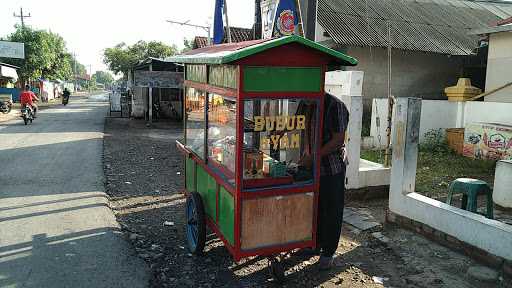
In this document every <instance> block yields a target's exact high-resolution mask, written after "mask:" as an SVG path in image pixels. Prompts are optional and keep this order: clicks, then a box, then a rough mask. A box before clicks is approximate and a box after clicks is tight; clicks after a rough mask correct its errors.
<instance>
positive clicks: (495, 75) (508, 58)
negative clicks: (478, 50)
mask: <svg viewBox="0 0 512 288" xmlns="http://www.w3.org/2000/svg"><path fill="white" fill-rule="evenodd" d="M473 34H475V35H480V36H482V37H483V38H482V41H483V43H484V44H488V46H489V49H488V50H489V54H488V57H487V75H486V81H485V94H486V95H487V96H485V101H489V102H509V103H512V17H510V18H508V19H505V20H503V21H500V22H498V23H497V25H495V26H493V27H488V28H485V29H480V30H476V31H474V32H473Z"/></svg>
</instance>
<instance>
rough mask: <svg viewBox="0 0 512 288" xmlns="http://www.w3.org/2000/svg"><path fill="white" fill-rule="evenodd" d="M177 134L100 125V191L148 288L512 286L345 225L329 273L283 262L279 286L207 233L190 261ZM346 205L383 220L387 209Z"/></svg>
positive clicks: (125, 123) (402, 241)
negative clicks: (149, 275)
mask: <svg viewBox="0 0 512 288" xmlns="http://www.w3.org/2000/svg"><path fill="white" fill-rule="evenodd" d="M181 131H182V129H181V124H171V123H164V122H162V123H156V124H155V125H153V126H152V127H151V128H147V127H146V126H145V124H144V122H143V121H140V120H128V119H119V118H107V119H106V124H105V133H106V136H105V143H104V166H105V175H106V181H107V183H106V191H107V193H108V194H109V196H110V202H111V207H112V209H113V210H114V212H115V214H116V217H117V219H118V221H119V222H120V225H121V227H122V229H123V231H124V232H125V234H126V237H127V238H128V239H129V240H130V242H131V243H132V244H133V247H134V249H135V250H136V251H137V253H138V254H139V256H140V257H141V258H143V259H144V260H145V261H146V262H147V263H148V265H149V266H150V267H151V269H152V271H153V279H152V282H151V286H152V287H355V288H358V287H450V288H451V287H478V288H479V287H512V286H510V285H509V284H510V283H509V282H506V281H504V280H503V279H502V278H499V275H497V276H496V278H499V280H497V281H494V282H480V281H478V280H475V279H473V278H471V277H470V276H468V274H467V272H466V271H467V270H468V268H469V267H472V266H476V265H477V264H476V263H474V262H473V261H472V260H470V259H468V258H467V257H465V256H463V255H460V254H458V253H455V252H452V251H450V250H448V249H446V248H444V247H441V246H439V245H437V244H435V243H432V242H430V241H428V240H426V239H425V238H423V237H421V236H417V235H415V234H414V233H411V232H408V231H405V230H402V229H399V228H397V227H394V226H386V225H385V226H384V230H383V231H382V234H383V235H385V236H386V237H387V238H385V240H382V239H381V240H378V239H376V238H375V237H373V236H371V234H370V233H366V232H361V231H360V230H357V229H355V228H353V227H351V226H349V225H344V231H343V238H342V239H341V241H340V245H339V247H338V251H337V258H336V261H335V263H336V265H335V267H334V268H333V269H331V270H330V271H328V272H319V271H318V268H317V265H316V262H317V261H318V257H312V258H310V259H306V258H304V257H299V256H296V255H291V256H289V257H288V258H287V259H286V261H285V269H286V276H287V280H286V282H285V283H284V284H282V285H280V284H278V283H275V282H274V281H273V280H272V279H271V278H270V276H269V273H268V270H267V260H266V259H261V258H250V259H245V260H243V261H241V262H239V263H235V262H233V260H232V258H231V256H230V254H229V253H228V252H227V250H226V249H225V248H224V246H223V244H222V242H221V241H220V240H219V239H218V238H216V237H215V235H214V234H211V233H210V234H209V235H208V237H207V244H206V248H205V255H204V256H192V255H191V254H189V253H188V251H187V249H186V247H185V224H184V223H185V221H184V211H185V209H184V204H185V198H184V195H183V194H182V187H183V177H182V175H181V173H182V172H183V163H182V156H181V154H179V152H178V151H177V149H176V147H175V146H174V141H175V140H176V139H178V138H180V137H181V133H182V132H181ZM348 205H350V206H352V207H365V208H369V209H370V210H371V211H372V212H375V217H376V218H377V219H379V218H381V220H382V217H383V215H384V211H385V207H386V206H387V203H386V201H382V200H381V201H372V202H353V203H348ZM381 281H382V282H383V283H384V285H383V284H380V283H379V282H381ZM507 283H508V284H507ZM507 285H508V286H507Z"/></svg>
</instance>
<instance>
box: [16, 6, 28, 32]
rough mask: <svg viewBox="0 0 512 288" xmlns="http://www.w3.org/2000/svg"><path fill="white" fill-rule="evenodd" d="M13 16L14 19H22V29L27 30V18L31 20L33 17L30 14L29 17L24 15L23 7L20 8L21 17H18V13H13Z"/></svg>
mask: <svg viewBox="0 0 512 288" xmlns="http://www.w3.org/2000/svg"><path fill="white" fill-rule="evenodd" d="M12 15H13V16H14V17H17V18H20V19H21V27H22V28H25V18H29V17H31V16H30V13H28V15H23V7H22V8H20V15H16V12H15V13H12Z"/></svg>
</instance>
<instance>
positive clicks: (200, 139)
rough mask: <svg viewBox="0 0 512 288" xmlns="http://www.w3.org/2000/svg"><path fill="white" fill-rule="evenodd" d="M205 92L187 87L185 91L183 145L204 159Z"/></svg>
mask: <svg viewBox="0 0 512 288" xmlns="http://www.w3.org/2000/svg"><path fill="white" fill-rule="evenodd" d="M205 103H206V92H204V91H201V90H197V89H195V88H191V87H187V88H186V91H185V109H186V114H185V116H186V119H185V145H186V146H187V148H189V149H190V150H192V152H194V153H195V154H197V156H199V157H201V158H202V159H204V141H205V136H204V127H205V125H206V119H205V114H204V111H205Z"/></svg>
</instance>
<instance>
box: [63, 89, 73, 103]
mask: <svg viewBox="0 0 512 288" xmlns="http://www.w3.org/2000/svg"><path fill="white" fill-rule="evenodd" d="M69 96H71V93H70V92H69V90H68V88H64V92H62V100H64V99H65V100H66V101H69Z"/></svg>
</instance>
